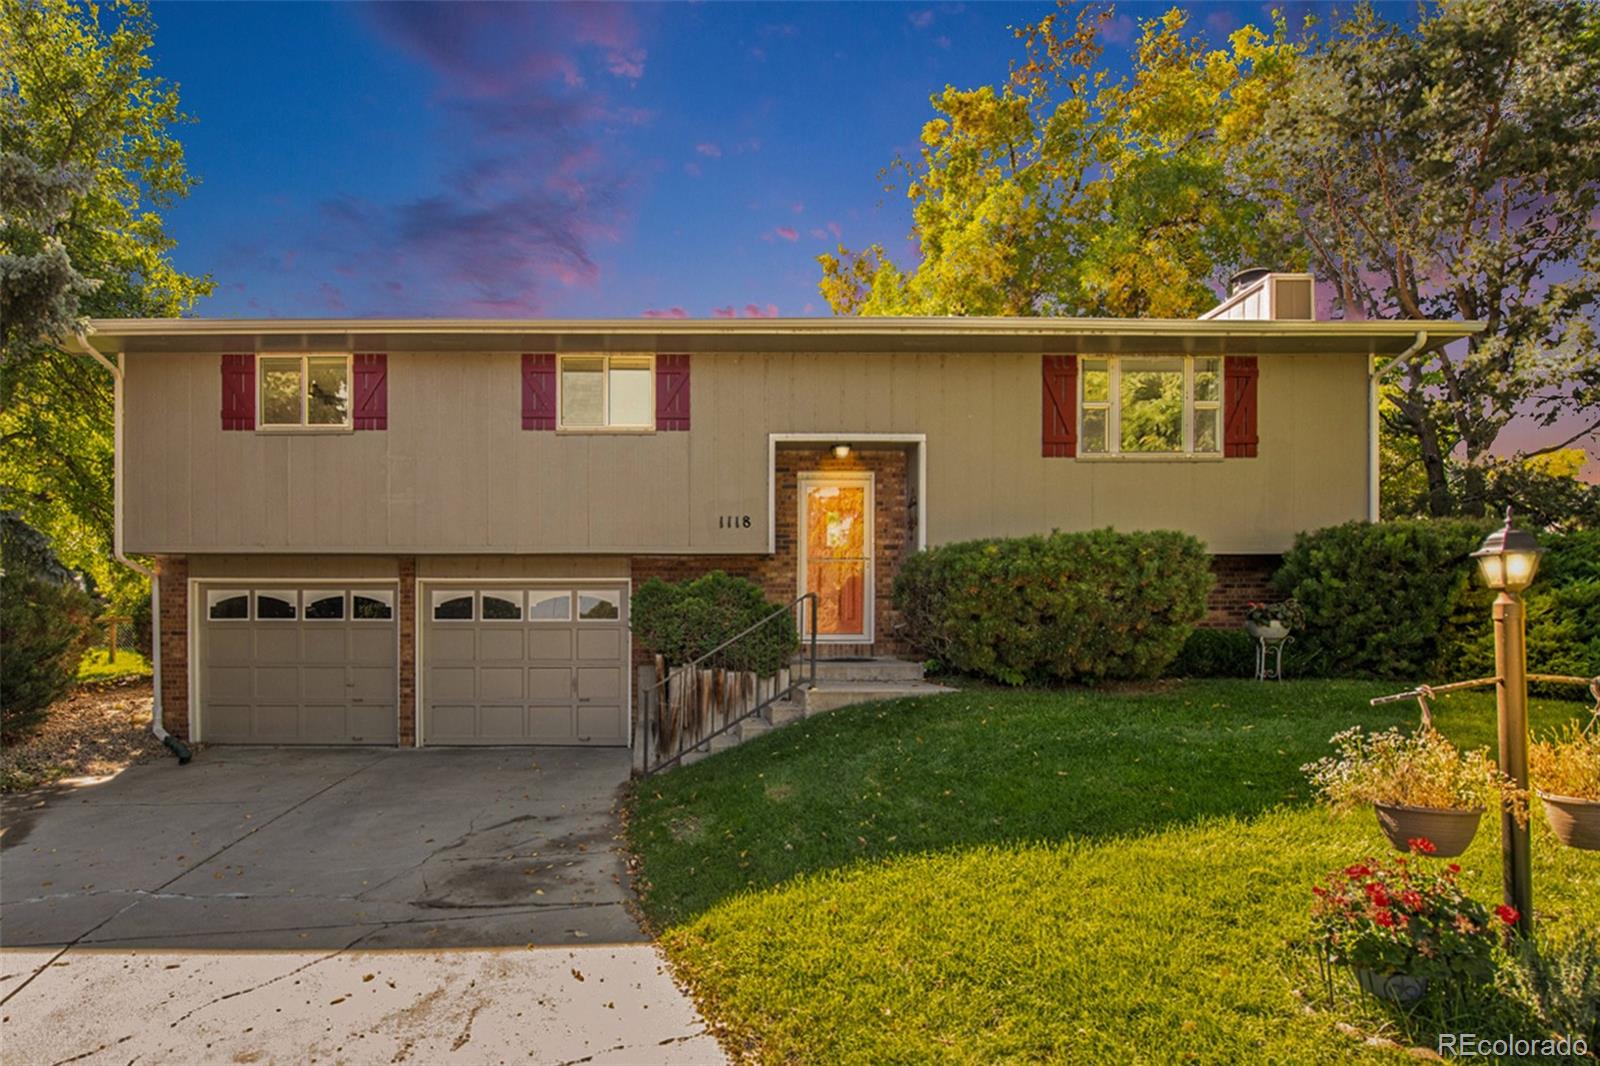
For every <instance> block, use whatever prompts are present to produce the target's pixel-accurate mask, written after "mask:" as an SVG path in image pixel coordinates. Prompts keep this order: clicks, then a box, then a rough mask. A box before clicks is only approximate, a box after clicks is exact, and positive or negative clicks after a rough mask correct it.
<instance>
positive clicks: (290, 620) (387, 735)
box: [198, 582, 397, 744]
mask: <svg viewBox="0 0 1600 1066" xmlns="http://www.w3.org/2000/svg"><path fill="white" fill-rule="evenodd" d="M199 599H200V603H199V607H200V611H201V620H200V642H199V649H198V651H199V657H200V658H199V662H200V666H199V678H200V729H201V736H202V738H203V739H205V740H206V741H208V742H221V743H236V744H393V743H395V742H396V739H397V737H396V718H395V707H396V702H395V700H396V675H395V656H396V629H395V591H394V588H393V587H392V586H390V587H385V588H367V587H356V588H352V587H349V586H340V585H332V584H317V583H310V582H307V583H299V584H295V585H292V586H288V585H276V584H275V585H271V586H252V585H243V584H228V585H206V586H201V589H200V593H199Z"/></svg>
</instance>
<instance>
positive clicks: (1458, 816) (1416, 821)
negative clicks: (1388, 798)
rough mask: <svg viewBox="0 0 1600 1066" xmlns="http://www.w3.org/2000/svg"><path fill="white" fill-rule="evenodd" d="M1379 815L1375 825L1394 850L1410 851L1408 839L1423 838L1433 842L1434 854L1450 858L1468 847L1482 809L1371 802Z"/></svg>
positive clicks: (1476, 830)
mask: <svg viewBox="0 0 1600 1066" xmlns="http://www.w3.org/2000/svg"><path fill="white" fill-rule="evenodd" d="M1372 809H1373V810H1374V811H1376V812H1377V814H1378V827H1379V828H1380V829H1382V830H1383V835H1384V836H1386V837H1388V838H1389V843H1390V844H1393V845H1394V850H1396V851H1410V850H1411V845H1409V844H1408V843H1407V841H1409V840H1415V839H1416V838H1417V837H1426V838H1427V839H1428V840H1430V841H1432V842H1433V847H1434V851H1433V854H1434V855H1435V856H1437V857H1438V858H1441V859H1448V858H1453V857H1454V856H1456V855H1460V854H1461V853H1462V852H1463V851H1466V850H1467V845H1468V844H1470V843H1472V838H1473V836H1474V835H1476V834H1477V832H1478V820H1479V819H1480V818H1482V817H1483V808H1482V807H1478V808H1476V809H1474V810H1470V811H1460V810H1451V809H1450V808H1447V807H1408V806H1405V805H1402V804H1398V803H1374V804H1373V805H1372Z"/></svg>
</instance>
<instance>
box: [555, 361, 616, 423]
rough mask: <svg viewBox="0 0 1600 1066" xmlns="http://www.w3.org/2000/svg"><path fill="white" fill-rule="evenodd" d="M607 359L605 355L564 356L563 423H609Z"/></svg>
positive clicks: (562, 367) (562, 382)
mask: <svg viewBox="0 0 1600 1066" xmlns="http://www.w3.org/2000/svg"><path fill="white" fill-rule="evenodd" d="M605 382H606V361H605V357H604V356H578V357H570V356H569V357H568V358H565V359H562V360H561V424H562V425H563V426H599V425H603V424H604V423H605V407H604V404H605V399H604V391H605Z"/></svg>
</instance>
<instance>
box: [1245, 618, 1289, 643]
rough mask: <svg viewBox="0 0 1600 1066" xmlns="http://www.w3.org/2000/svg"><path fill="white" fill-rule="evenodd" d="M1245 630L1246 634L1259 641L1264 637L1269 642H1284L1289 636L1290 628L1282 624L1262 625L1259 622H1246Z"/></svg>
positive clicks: (1269, 623)
mask: <svg viewBox="0 0 1600 1066" xmlns="http://www.w3.org/2000/svg"><path fill="white" fill-rule="evenodd" d="M1244 628H1245V632H1247V633H1249V634H1250V635H1251V636H1252V637H1255V638H1256V639H1258V640H1259V639H1261V638H1262V637H1265V638H1266V639H1267V640H1282V639H1283V638H1284V637H1287V636H1288V635H1289V627H1288V626H1286V625H1284V624H1283V623H1282V622H1268V623H1267V624H1266V625H1262V624H1260V623H1259V622H1246V623H1245V624H1244Z"/></svg>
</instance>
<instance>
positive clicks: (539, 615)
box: [528, 589, 572, 622]
mask: <svg viewBox="0 0 1600 1066" xmlns="http://www.w3.org/2000/svg"><path fill="white" fill-rule="evenodd" d="M528 617H529V618H530V619H532V620H533V621H535V622H565V621H567V620H568V619H570V618H571V617H572V593H570V592H568V591H567V590H565V589H562V590H561V591H560V592H539V591H534V592H530V593H528Z"/></svg>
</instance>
